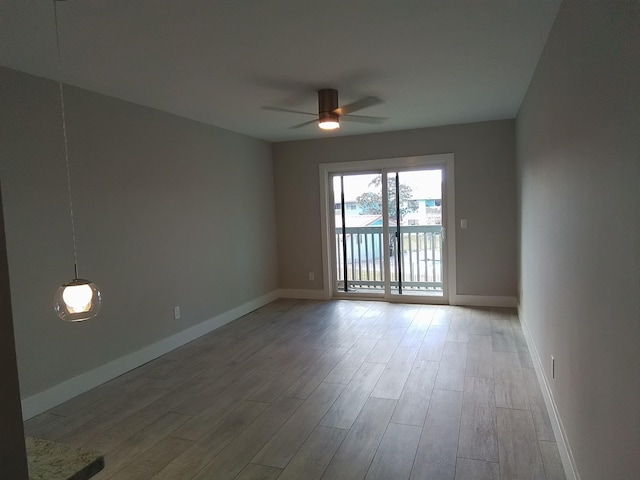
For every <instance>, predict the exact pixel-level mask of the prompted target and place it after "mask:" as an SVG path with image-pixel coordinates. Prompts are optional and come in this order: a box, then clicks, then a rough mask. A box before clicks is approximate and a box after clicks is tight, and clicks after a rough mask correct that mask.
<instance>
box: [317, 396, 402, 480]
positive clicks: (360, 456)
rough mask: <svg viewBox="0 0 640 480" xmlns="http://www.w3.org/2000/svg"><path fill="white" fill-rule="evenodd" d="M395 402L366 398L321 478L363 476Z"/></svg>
mask: <svg viewBox="0 0 640 480" xmlns="http://www.w3.org/2000/svg"><path fill="white" fill-rule="evenodd" d="M395 406H396V401H395V400H387V399H384V398H370V399H369V401H368V402H367V403H366V405H365V406H364V408H363V409H362V412H360V415H359V416H358V419H357V420H356V421H355V422H354V424H353V426H352V427H351V429H350V430H349V433H348V434H347V436H346V438H345V439H344V441H343V442H342V445H340V448H339V449H338V451H337V452H336V454H335V455H334V457H333V459H332V460H331V462H330V463H329V465H328V467H327V469H326V470H325V473H324V475H323V476H322V479H323V480H356V479H362V478H364V477H365V475H366V473H367V470H369V465H370V464H371V460H373V457H374V455H375V453H376V450H377V449H378V445H379V444H380V441H381V440H382V436H383V435H384V432H385V430H386V429H387V425H388V423H389V420H390V419H391V415H392V414H393V410H394V408H395Z"/></svg>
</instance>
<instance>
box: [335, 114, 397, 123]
mask: <svg viewBox="0 0 640 480" xmlns="http://www.w3.org/2000/svg"><path fill="white" fill-rule="evenodd" d="M386 119H387V118H386V117H367V116H365V115H341V116H340V120H345V121H347V122H359V123H373V124H380V123H383V122H384V121H385V120H386Z"/></svg>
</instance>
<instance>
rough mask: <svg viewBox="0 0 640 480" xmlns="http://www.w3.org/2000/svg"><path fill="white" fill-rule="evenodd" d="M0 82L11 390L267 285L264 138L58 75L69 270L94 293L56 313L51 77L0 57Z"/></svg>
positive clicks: (110, 354)
mask: <svg viewBox="0 0 640 480" xmlns="http://www.w3.org/2000/svg"><path fill="white" fill-rule="evenodd" d="M0 84H1V85H2V89H1V90H0V125H2V129H1V130H2V148H1V150H0V155H1V157H0V175H1V176H2V182H3V199H4V203H5V219H6V227H7V248H8V258H9V267H10V276H11V282H12V299H13V309H14V324H15V332H16V346H17V354H18V367H19V372H20V382H21V388H22V394H23V397H27V396H30V395H33V394H35V393H38V392H41V391H43V390H45V389H47V388H48V387H51V386H54V385H56V384H58V383H60V382H61V381H63V380H66V379H68V378H71V377H73V376H76V375H78V374H80V373H83V372H86V371H88V370H91V369H92V368H95V367H98V366H100V365H103V364H105V363H107V362H109V361H111V360H114V359H117V358H119V357H121V356H122V355H125V354H127V353H130V352H133V351H136V350H139V349H140V348H142V347H144V346H146V345H149V344H151V343H154V342H156V341H159V340H161V339H163V338H166V337H168V336H171V335H172V334H175V333H176V332H178V331H180V330H182V329H185V328H187V327H189V326H192V325H195V324H198V323H200V322H203V321H205V320H208V319H210V318H212V317H214V316H216V315H218V314H221V313H223V312H225V311H228V310H230V309H232V308H235V307H237V306H239V305H241V304H243V303H245V302H247V301H250V300H253V299H255V298H257V297H259V296H261V295H264V294H266V293H269V292H271V291H273V290H274V289H276V288H277V286H278V285H277V254H276V235H275V209H274V196H273V195H274V194H273V169H272V161H271V147H270V145H269V144H268V143H267V142H264V141H260V140H256V139H252V138H249V137H246V136H242V135H239V134H236V133H232V132H229V131H226V130H222V129H218V128H214V127H210V126H206V125H203V124H200V123H197V122H194V121H190V120H186V119H183V118H180V117H176V116H172V115H169V114H166V113H162V112H159V111H155V110H152V109H149V108H145V107H141V106H137V105H134V104H130V103H127V102H123V101H119V100H116V99H113V98H109V97H105V96H102V95H98V94H95V93H91V92H88V91H84V90H79V89H75V88H67V90H66V92H67V94H66V104H67V121H68V134H69V146H70V150H71V171H72V182H73V183H72V184H73V200H74V210H75V216H76V229H77V246H78V260H79V267H80V276H81V277H87V278H90V279H91V280H93V281H95V282H96V283H97V284H98V285H99V286H100V287H101V289H102V292H103V299H104V300H103V308H102V313H101V314H100V315H99V317H98V318H96V319H94V320H91V321H89V322H86V323H83V324H68V323H64V322H62V321H60V320H59V319H58V318H57V317H56V316H55V314H54V312H53V309H52V296H53V294H54V292H55V291H56V289H57V287H58V286H59V285H60V284H61V283H62V282H65V281H68V280H69V279H71V278H72V276H73V258H72V244H71V236H70V223H69V216H68V200H67V191H66V188H67V187H66V173H65V167H64V155H63V150H62V131H61V121H60V103H59V98H58V96H57V93H58V92H57V84H56V83H54V82H51V81H47V80H44V79H42V78H38V77H33V76H29V75H26V74H22V73H18V72H15V71H12V70H7V69H0ZM175 305H179V306H181V308H182V318H181V319H180V320H178V321H175V320H174V319H173V307H174V306H175Z"/></svg>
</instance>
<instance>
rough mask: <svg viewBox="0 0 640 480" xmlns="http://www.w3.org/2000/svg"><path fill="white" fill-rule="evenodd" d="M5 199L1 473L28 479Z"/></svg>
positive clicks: (0, 293) (0, 249) (0, 289)
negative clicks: (6, 231)
mask: <svg viewBox="0 0 640 480" xmlns="http://www.w3.org/2000/svg"><path fill="white" fill-rule="evenodd" d="M2 217H3V215H2V202H1V201H0V385H2V394H0V432H2V434H0V473H1V474H2V478H13V479H15V480H27V478H28V477H29V475H28V473H27V456H26V452H25V445H24V431H23V428H22V409H21V408H20V388H19V385H18V366H17V364H16V349H15V344H14V340H13V322H12V317H11V292H10V290H9V267H8V265H7V254H6V243H5V233H4V221H3V218H2Z"/></svg>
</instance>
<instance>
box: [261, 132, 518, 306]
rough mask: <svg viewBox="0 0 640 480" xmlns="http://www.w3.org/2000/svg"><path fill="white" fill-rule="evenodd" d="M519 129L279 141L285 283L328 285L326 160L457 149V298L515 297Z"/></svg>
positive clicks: (280, 232) (277, 158)
mask: <svg viewBox="0 0 640 480" xmlns="http://www.w3.org/2000/svg"><path fill="white" fill-rule="evenodd" d="M514 128H515V124H514V121H513V120H501V121H494V122H483V123H474V124H465V125H453V126H446V127H437V128H425V129H419V130H407V131H400V132H390V133H381V134H372V135H360V136H351V137H333V138H327V139H321V140H306V141H295V142H282V143H276V144H274V146H273V158H274V175H275V188H276V209H277V222H278V258H279V266H280V286H281V287H282V288H293V289H296V288H297V289H321V288H322V246H321V225H320V187H319V179H318V175H319V173H318V165H319V164H320V163H332V162H342V161H356V160H371V159H377V158H393V157H405V156H411V155H428V154H436V153H451V152H452V153H454V154H455V183H456V185H455V190H456V199H455V202H456V204H455V208H456V217H457V218H458V219H460V218H466V219H468V222H469V223H468V225H469V227H468V229H466V230H460V229H458V230H457V233H456V235H457V237H456V240H457V246H456V258H457V272H456V273H457V293H458V294H461V295H488V296H513V297H515V296H516V294H517V280H516V206H515V205H516V194H515V190H516V188H515V132H514ZM456 223H457V224H458V225H459V221H457V222H456ZM308 272H315V274H316V276H315V281H314V282H310V281H309V280H308Z"/></svg>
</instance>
